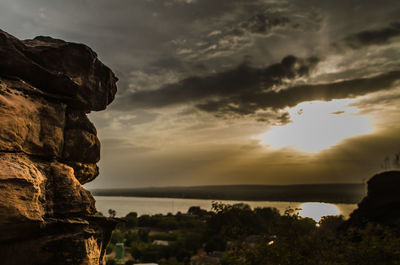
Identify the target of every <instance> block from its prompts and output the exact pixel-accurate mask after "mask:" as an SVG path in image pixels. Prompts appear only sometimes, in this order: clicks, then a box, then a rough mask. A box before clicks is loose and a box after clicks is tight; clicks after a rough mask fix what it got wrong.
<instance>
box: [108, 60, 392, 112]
mask: <svg viewBox="0 0 400 265" xmlns="http://www.w3.org/2000/svg"><path fill="white" fill-rule="evenodd" d="M317 63H318V59H317V58H316V57H310V58H308V59H300V58H297V57H295V56H287V57H285V58H284V59H283V60H282V61H281V62H280V63H277V64H273V65H270V66H268V67H265V68H261V69H260V68H253V67H251V66H249V65H247V64H243V65H240V66H239V67H237V68H235V69H233V70H229V71H225V72H221V73H217V74H214V75H209V76H205V77H190V78H187V79H184V80H182V81H180V82H178V83H175V84H170V85H166V86H164V87H162V88H160V89H157V90H152V91H138V92H136V93H134V94H132V95H131V96H130V97H127V98H125V100H120V102H119V103H120V104H118V105H116V106H115V107H116V108H117V109H121V110H132V109H140V108H160V107H166V106H171V105H176V104H194V105H195V106H196V107H197V108H198V109H200V110H203V111H206V112H209V113H214V114H216V115H217V116H224V115H231V114H236V115H248V114H254V113H255V112H257V111H258V110H265V109H268V108H271V109H277V110H278V109H283V108H285V107H292V106H295V105H297V104H299V103H301V102H304V101H311V100H324V101H329V100H333V99H342V98H352V97H356V96H360V95H365V94H367V93H371V92H375V91H379V90H384V89H387V88H390V87H391V85H392V83H393V82H394V81H396V80H398V79H400V72H399V71H396V72H388V73H383V74H380V75H377V76H374V77H368V78H357V79H350V80H346V81H340V82H332V83H328V84H307V85H297V86H292V87H289V88H282V89H279V88H280V86H281V85H283V86H285V82H289V83H290V81H291V80H295V79H296V78H301V77H307V75H308V74H309V73H310V71H312V69H313V68H314V67H315V66H316V65H317ZM275 88H278V89H275Z"/></svg>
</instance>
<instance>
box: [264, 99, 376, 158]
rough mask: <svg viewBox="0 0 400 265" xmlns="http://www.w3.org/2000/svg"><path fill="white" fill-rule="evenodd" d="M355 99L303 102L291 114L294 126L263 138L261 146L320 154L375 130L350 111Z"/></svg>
mask: <svg viewBox="0 0 400 265" xmlns="http://www.w3.org/2000/svg"><path fill="white" fill-rule="evenodd" d="M353 102H354V99H342V100H332V101H329V102H325V101H310V102H303V103H300V104H298V105H297V106H295V107H293V108H291V109H289V110H288V112H289V114H290V117H291V120H292V122H291V123H288V124H286V125H284V126H275V127H274V128H273V129H272V130H270V131H268V132H267V133H265V134H263V135H262V136H261V140H262V143H264V144H268V145H271V146H272V147H276V148H283V147H294V148H296V149H299V150H301V151H305V152H318V151H320V150H323V149H326V148H328V147H330V146H333V145H335V144H337V143H338V142H340V141H341V140H343V139H346V138H349V137H352V136H356V135H361V134H367V133H369V132H371V131H372V130H373V126H372V125H371V121H370V118H369V117H368V116H361V115H357V112H358V109H357V108H356V107H350V106H349V104H350V103H353Z"/></svg>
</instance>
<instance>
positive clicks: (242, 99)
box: [197, 71, 400, 115]
mask: <svg viewBox="0 0 400 265" xmlns="http://www.w3.org/2000/svg"><path fill="white" fill-rule="evenodd" d="M399 79H400V71H396V72H390V73H385V74H381V75H378V76H375V77H370V78H359V79H353V80H347V81H342V82H335V83H330V84H320V85H303V86H295V87H291V88H289V89H284V90H280V91H278V92H276V91H268V92H258V93H249V94H241V95H233V96H231V97H228V98H224V99H218V100H210V101H208V102H206V103H203V104H198V105H197V107H198V108H200V109H201V110H204V111H206V112H212V113H219V114H220V113H231V112H233V113H239V114H243V115H245V114H251V113H254V112H256V111H257V110H263V109H268V108H272V109H276V110H279V109H283V108H285V107H293V106H296V105H297V104H299V103H301V102H304V101H312V100H322V101H330V100H333V99H343V98H354V97H357V96H361V95H365V94H368V93H372V92H375V91H380V90H384V89H388V88H391V87H392V85H393V83H394V82H395V81H397V80H399Z"/></svg>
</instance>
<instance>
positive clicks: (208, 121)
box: [0, 0, 400, 188]
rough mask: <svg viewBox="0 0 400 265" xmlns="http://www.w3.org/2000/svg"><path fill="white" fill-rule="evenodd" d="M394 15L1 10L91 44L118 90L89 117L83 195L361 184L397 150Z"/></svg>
mask: <svg viewBox="0 0 400 265" xmlns="http://www.w3.org/2000/svg"><path fill="white" fill-rule="evenodd" d="M399 14H400V1H398V0H381V1H376V0H338V1H324V0H318V1H317V0H297V1H296V0H113V1H110V0H79V1H78V0H70V1H60V0H29V1H28V0H25V1H23V0H3V1H1V3H0V25H1V28H2V29H3V30H5V31H7V32H9V33H10V34H12V35H15V36H17V37H18V38H21V39H26V38H33V37H35V36H37V35H48V36H52V37H55V38H61V39H64V40H67V41H72V42H80V43H85V44H87V45H89V46H90V47H91V48H93V49H94V50H95V51H96V52H97V53H98V55H99V57H100V59H101V60H102V61H103V62H104V63H105V64H107V65H108V66H110V67H111V68H112V69H113V70H114V71H115V73H116V75H117V76H118V77H119V79H120V81H119V82H118V87H119V91H118V94H117V97H116V100H115V101H114V103H112V104H111V105H110V106H109V108H108V109H107V110H106V111H103V112H98V113H91V114H90V119H91V120H92V121H93V122H94V123H95V125H96V126H97V128H98V132H99V138H100V140H101V141H102V160H101V161H100V164H99V166H100V172H101V173H100V176H99V177H98V178H97V179H96V180H95V181H94V182H92V183H90V184H88V187H89V188H104V187H111V188H112V187H145V186H181V185H212V184H296V183H335V182H362V181H363V179H364V178H368V177H370V176H371V174H373V173H375V172H377V171H379V170H381V169H382V165H383V164H385V163H384V160H385V158H386V157H388V158H389V159H390V161H389V162H392V160H391V159H392V158H393V157H394V154H396V153H398V152H400V124H399V121H400V109H399V106H400V17H399ZM387 162H388V161H386V167H388V166H389V165H388V164H389V163H387ZM391 164H392V166H393V163H391Z"/></svg>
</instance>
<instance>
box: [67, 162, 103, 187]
mask: <svg viewBox="0 0 400 265" xmlns="http://www.w3.org/2000/svg"><path fill="white" fill-rule="evenodd" d="M66 163H67V164H68V165H69V166H70V167H72V168H73V169H74V175H75V177H76V178H77V179H78V180H79V182H80V183H81V184H82V185H83V184H85V183H88V182H90V181H92V180H94V179H95V178H96V177H97V176H98V175H99V167H98V166H97V165H96V164H85V163H80V162H66Z"/></svg>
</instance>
